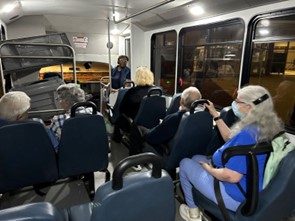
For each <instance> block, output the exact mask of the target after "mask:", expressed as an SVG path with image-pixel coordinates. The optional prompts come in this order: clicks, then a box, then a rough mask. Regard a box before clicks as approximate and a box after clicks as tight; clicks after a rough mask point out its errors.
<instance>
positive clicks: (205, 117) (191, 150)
mask: <svg viewBox="0 0 295 221" xmlns="http://www.w3.org/2000/svg"><path fill="white" fill-rule="evenodd" d="M202 103H204V100H201V101H198V102H195V103H193V105H192V108H191V111H190V112H187V113H185V114H183V116H182V119H181V121H180V123H179V126H178V129H177V132H176V134H175V136H174V137H173V138H172V139H171V140H170V141H169V143H168V149H169V152H168V153H165V154H164V156H163V161H164V168H165V169H166V170H168V171H170V170H172V169H175V168H177V167H178V166H179V162H180V161H181V160H182V159H183V158H186V157H192V156H193V155H195V154H204V153H205V151H206V147H207V145H208V142H209V141H210V138H211V135H212V127H213V119H212V116H211V115H210V113H209V112H208V111H206V110H204V111H197V112H194V111H193V110H194V109H195V107H197V106H198V105H199V104H202Z"/></svg>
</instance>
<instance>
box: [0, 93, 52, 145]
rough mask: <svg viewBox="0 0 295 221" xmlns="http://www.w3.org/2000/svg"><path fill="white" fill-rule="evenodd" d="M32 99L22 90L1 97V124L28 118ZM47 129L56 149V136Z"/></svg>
mask: <svg viewBox="0 0 295 221" xmlns="http://www.w3.org/2000/svg"><path fill="white" fill-rule="evenodd" d="M30 101H31V99H30V97H29V96H28V95H27V94H26V93H24V92H22V91H11V92H8V93H6V94H4V95H3V96H2V97H1V99H0V124H3V123H5V122H9V121H18V120H26V119H28V111H29V109H30V107H31V103H30ZM32 120H35V121H39V122H41V123H42V124H44V122H43V121H42V120H41V119H37V118H34V119H32ZM44 126H45V124H44ZM46 131H47V134H48V136H49V138H50V140H51V142H52V145H53V147H54V149H56V148H57V146H58V141H57V139H56V137H55V136H54V134H53V133H52V132H51V131H50V130H49V129H48V128H46Z"/></svg>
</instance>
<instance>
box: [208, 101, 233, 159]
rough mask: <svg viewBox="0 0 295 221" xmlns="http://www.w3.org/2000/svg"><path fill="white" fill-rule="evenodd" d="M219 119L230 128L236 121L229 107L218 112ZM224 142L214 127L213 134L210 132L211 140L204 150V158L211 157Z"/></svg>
mask: <svg viewBox="0 0 295 221" xmlns="http://www.w3.org/2000/svg"><path fill="white" fill-rule="evenodd" d="M220 117H221V118H222V120H223V121H224V123H225V124H226V125H227V126H228V127H231V126H232V125H233V124H234V123H235V122H236V121H237V120H238V118H237V117H236V116H235V115H234V112H233V110H232V108H231V106H228V107H224V108H223V109H222V110H221V111H220ZM224 143H225V142H224V140H223V138H222V136H221V134H220V132H219V129H218V128H217V126H216V125H215V127H214V129H213V132H212V138H211V140H210V142H209V144H208V146H207V148H206V153H205V155H206V156H211V155H213V153H214V152H215V151H216V150H217V149H218V148H220V147H221V146H222V145H223V144H224Z"/></svg>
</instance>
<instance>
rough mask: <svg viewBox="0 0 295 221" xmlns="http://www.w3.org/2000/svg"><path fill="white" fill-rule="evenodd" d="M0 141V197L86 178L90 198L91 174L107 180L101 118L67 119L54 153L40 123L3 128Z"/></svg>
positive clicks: (92, 189) (30, 122) (77, 117)
mask: <svg viewBox="0 0 295 221" xmlns="http://www.w3.org/2000/svg"><path fill="white" fill-rule="evenodd" d="M79 105H87V104H85V103H81V104H79ZM79 105H78V106H79ZM0 140H1V147H0V168H1V172H0V193H5V192H9V191H13V190H17V189H19V188H23V187H27V186H32V185H35V186H36V185H38V184H44V183H52V182H55V181H57V180H58V179H62V178H67V177H74V176H79V175H85V174H86V175H87V177H88V179H89V181H90V182H89V185H90V186H89V189H90V192H89V194H90V196H91V195H93V194H94V172H95V171H103V172H106V180H109V178H110V174H109V172H108V170H107V168H108V151H109V146H108V137H107V132H106V127H105V122H104V119H103V117H102V116H101V115H96V114H95V115H87V114H81V115H77V116H73V117H71V118H69V119H67V120H66V121H65V122H64V125H63V128H62V136H61V140H60V143H59V147H58V152H57V153H56V152H55V151H54V148H53V147H52V144H51V141H50V139H49V137H48V134H47V132H46V129H45V127H44V125H43V124H41V123H40V122H35V121H31V120H27V121H17V122H9V123H6V124H3V125H1V127H0Z"/></svg>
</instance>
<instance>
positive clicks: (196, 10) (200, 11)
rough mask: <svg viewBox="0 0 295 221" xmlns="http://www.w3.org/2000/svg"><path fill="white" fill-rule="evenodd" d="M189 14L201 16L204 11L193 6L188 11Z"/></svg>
mask: <svg viewBox="0 0 295 221" xmlns="http://www.w3.org/2000/svg"><path fill="white" fill-rule="evenodd" d="M189 11H190V13H192V14H193V15H202V14H203V13H204V9H203V8H202V7H200V6H193V7H190V9H189Z"/></svg>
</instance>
